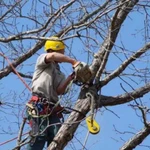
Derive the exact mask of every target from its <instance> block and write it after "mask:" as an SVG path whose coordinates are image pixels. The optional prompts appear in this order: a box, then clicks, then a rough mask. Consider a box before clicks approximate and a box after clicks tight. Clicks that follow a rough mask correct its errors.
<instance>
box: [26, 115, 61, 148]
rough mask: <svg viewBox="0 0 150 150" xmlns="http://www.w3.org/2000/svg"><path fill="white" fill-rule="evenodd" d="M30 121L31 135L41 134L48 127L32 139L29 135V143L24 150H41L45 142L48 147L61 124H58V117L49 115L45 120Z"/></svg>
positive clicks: (33, 119)
mask: <svg viewBox="0 0 150 150" xmlns="http://www.w3.org/2000/svg"><path fill="white" fill-rule="evenodd" d="M30 121H31V122H32V123H31V128H32V132H31V134H33V135H35V134H38V133H41V132H43V131H44V130H45V129H46V127H48V125H49V127H48V128H47V129H46V131H44V132H43V133H42V134H40V135H38V136H35V137H32V135H31V142H30V143H29V144H28V145H27V149H26V150H42V149H43V148H44V145H45V143H46V142H47V147H48V145H49V144H50V143H51V142H52V140H53V138H54V137H55V135H56V133H57V132H58V130H59V128H60V127H61V124H58V123H60V119H59V117H58V116H57V115H51V116H48V117H46V118H42V117H41V118H32V119H31V120H30Z"/></svg>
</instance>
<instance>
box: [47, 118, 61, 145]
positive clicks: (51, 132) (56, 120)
mask: <svg viewBox="0 0 150 150" xmlns="http://www.w3.org/2000/svg"><path fill="white" fill-rule="evenodd" d="M49 123H50V125H52V126H50V127H49V128H48V132H47V133H48V135H47V139H48V141H47V146H49V144H50V143H51V142H52V141H53V138H54V137H55V135H56V134H57V132H58V130H59V129H60V127H61V124H58V125H57V123H60V119H59V118H58V116H55V115H53V116H50V117H49Z"/></svg>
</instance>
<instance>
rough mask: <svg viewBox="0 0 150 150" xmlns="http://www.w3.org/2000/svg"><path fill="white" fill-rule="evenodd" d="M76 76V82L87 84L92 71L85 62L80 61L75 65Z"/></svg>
mask: <svg viewBox="0 0 150 150" xmlns="http://www.w3.org/2000/svg"><path fill="white" fill-rule="evenodd" d="M73 69H74V73H75V78H74V82H75V83H80V84H85V83H87V82H88V81H89V80H90V79H91V77H92V72H91V70H90V68H89V66H88V65H87V64H86V63H85V62H78V63H76V64H75V65H74V66H73Z"/></svg>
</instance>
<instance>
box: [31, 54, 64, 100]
mask: <svg viewBox="0 0 150 150" xmlns="http://www.w3.org/2000/svg"><path fill="white" fill-rule="evenodd" d="M46 55H47V54H42V55H40V56H39V57H38V59H37V62H36V65H35V71H34V74H33V79H32V92H34V93H39V94H43V95H44V96H45V97H47V98H48V99H49V100H50V101H52V102H57V101H58V95H57V92H56V89H57V87H58V86H59V85H60V84H61V83H63V82H64V80H65V75H64V74H63V73H62V72H61V71H60V67H59V65H58V64H57V63H55V62H50V63H45V57H46Z"/></svg>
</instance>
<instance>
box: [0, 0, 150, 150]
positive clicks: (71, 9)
mask: <svg viewBox="0 0 150 150" xmlns="http://www.w3.org/2000/svg"><path fill="white" fill-rule="evenodd" d="M0 6H1V10H0V26H1V28H0V56H1V57H0V63H1V70H0V79H1V80H2V82H1V100H0V101H1V103H0V106H1V108H0V112H1V113H2V114H5V117H6V118H7V119H8V120H9V117H10V116H9V115H8V112H9V111H8V109H9V108H11V113H13V115H14V114H15V115H16V118H18V112H20V111H22V109H23V105H24V103H25V102H26V101H27V100H28V98H29V94H28V90H27V86H26V88H25V89H23V88H22V89H23V90H22V92H21V94H19V93H18V92H17V91H16V90H14V91H13V89H12V90H11V91H10V92H9V93H7V92H5V90H7V88H4V87H3V86H4V85H5V82H3V81H4V80H5V77H6V80H7V78H8V77H9V76H11V73H14V74H18V75H19V76H21V77H22V78H23V79H24V80H26V83H28V84H29V85H30V82H31V78H32V73H33V67H34V63H35V62H34V61H33V60H35V57H36V56H37V55H39V54H40V53H41V52H40V49H41V48H42V47H43V45H44V43H45V40H46V39H48V38H49V37H50V36H52V35H57V36H59V37H61V38H62V39H63V40H64V41H65V43H66V45H67V50H66V52H67V54H68V55H70V56H72V57H78V55H77V54H76V51H77V50H78V51H79V52H80V53H81V54H82V53H84V56H86V59H85V57H84V58H81V59H83V61H86V62H87V63H88V64H89V65H90V69H91V70H92V73H93V76H92V79H91V83H92V85H90V86H82V87H81V88H79V87H78V88H77V89H76V90H77V91H78V92H79V95H78V97H77V96H75V92H74V91H72V94H70V99H71V100H69V101H71V103H75V105H74V106H73V109H74V110H77V111H72V112H71V114H70V115H69V116H68V117H67V119H66V120H65V122H64V123H63V124H62V126H61V128H60V130H59V132H58V133H57V135H56V136H55V138H54V140H53V142H52V143H51V144H50V145H49V147H48V149H49V150H62V149H64V148H65V147H66V145H67V144H68V142H70V141H71V140H72V139H73V138H74V134H75V133H76V130H77V129H78V128H80V126H79V125H80V124H81V123H82V122H83V121H84V120H85V118H86V115H88V113H89V112H90V109H91V103H92V100H94V102H95V103H96V105H97V110H98V111H99V112H100V111H102V110H105V111H110V112H111V113H113V115H114V116H119V114H116V112H115V109H113V110H112V111H111V110H109V109H108V108H114V106H119V107H121V106H122V105H125V110H124V111H126V110H127V109H129V108H130V109H132V111H133V112H134V113H135V114H136V117H137V118H139V122H140V124H141V122H142V125H143V128H141V129H140V130H138V131H137V132H134V133H133V134H132V136H131V135H130V134H129V135H130V136H129V138H128V139H125V140H124V136H125V133H126V131H125V130H126V129H127V128H126V129H125V130H124V131H119V130H118V128H117V127H116V125H114V129H115V132H116V133H118V134H119V135H120V139H121V142H122V141H123V142H122V143H121V144H122V146H120V145H119V146H118V147H119V148H120V149H121V150H131V149H134V148H137V147H138V146H142V145H141V144H142V143H144V141H145V140H146V138H148V137H149V134H150V122H149V120H148V118H149V112H150V109H149V107H150V106H149V89H150V83H149V78H150V76H149V73H150V66H149V55H150V53H149V49H150V43H149V19H150V11H149V7H150V5H149V1H148V0H140V1H139V0H120V1H116V0H106V1H103V0H101V1H96V0H89V1H84V0H70V1H69V0H61V1H59V0H56V1H53V0H50V1H44V0H33V1H28V0H24V1H21V0H12V1H7V2H6V1H3V0H1V1H0ZM137 23H138V24H137ZM129 36H130V37H129ZM131 37H132V38H131ZM77 59H78V58H77ZM13 67H14V68H16V70H17V72H15V70H14V69H13ZM65 71H66V70H65ZM67 71H68V70H67ZM11 78H15V77H14V76H12V77H11ZM112 83H113V85H112ZM19 84H20V85H18V86H21V85H22V83H21V82H19ZM24 84H25V83H24ZM107 89H111V90H107ZM3 90H4V91H3ZM103 91H104V92H103ZM106 91H107V92H106ZM112 91H113V92H112ZM89 93H90V95H91V96H88V94H89ZM12 95H13V97H12ZM74 96H75V97H74ZM17 97H19V98H20V100H19V102H18V101H16V99H17ZM10 98H11V99H14V101H13V102H12V101H11V102H10ZM65 98H66V99H67V98H68V97H64V99H65ZM7 99H9V100H7ZM68 99H69V98H68ZM73 100H76V101H75V102H74V101H73ZM20 106H21V107H20ZM128 117H129V116H127V118H124V121H126V120H128ZM19 118H20V117H19ZM2 120H3V119H2ZM132 121H133V122H134V118H133V119H132ZM14 122H15V123H17V124H18V128H20V126H21V119H18V120H17V119H16V120H14ZM116 124H117V123H116ZM8 126H9V125H8ZM23 126H24V122H23V123H22V126H21V131H20V132H19V136H18V142H17V147H15V148H14V149H20V147H21V146H23V145H25V144H26V143H27V142H26V141H25V140H24V139H23V140H21V135H22V130H23ZM11 128H12V127H11ZM1 129H4V127H3V126H1ZM3 133H5V134H6V131H3ZM1 134H2V133H1ZM8 134H10V132H8ZM110 136H111V135H110ZM114 139H117V137H114ZM82 144H83V143H82ZM82 146H83V149H84V148H85V147H86V146H85V145H84V144H83V145H82ZM144 148H150V145H148V144H147V143H146V145H143V147H142V149H144ZM12 149H13V148H12ZM85 149H86V148H85Z"/></svg>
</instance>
